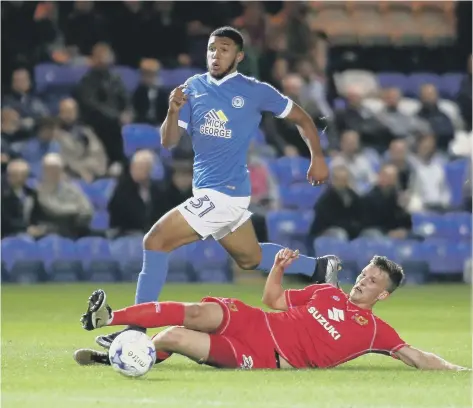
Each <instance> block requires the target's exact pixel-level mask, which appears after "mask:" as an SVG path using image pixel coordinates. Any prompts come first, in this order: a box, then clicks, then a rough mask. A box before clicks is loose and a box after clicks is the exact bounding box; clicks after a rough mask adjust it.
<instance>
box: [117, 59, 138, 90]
mask: <svg viewBox="0 0 473 408" xmlns="http://www.w3.org/2000/svg"><path fill="white" fill-rule="evenodd" d="M113 72H114V73H115V74H118V75H119V76H120V78H121V79H122V81H123V83H124V84H125V88H126V90H127V91H128V92H129V93H130V94H131V93H133V92H135V89H136V88H137V87H138V83H139V82H140V74H139V73H138V70H136V69H133V68H130V67H125V66H117V67H114V68H113Z"/></svg>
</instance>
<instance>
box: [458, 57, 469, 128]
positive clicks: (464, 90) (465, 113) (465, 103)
mask: <svg viewBox="0 0 473 408" xmlns="http://www.w3.org/2000/svg"><path fill="white" fill-rule="evenodd" d="M471 87H472V82H471V55H470V58H468V72H467V73H466V75H465V76H464V77H463V80H462V82H461V84H460V89H459V91H458V95H457V102H458V107H459V108H460V112H461V115H462V117H463V120H464V121H465V127H466V130H468V131H471V121H472V120H471V116H472V104H471Z"/></svg>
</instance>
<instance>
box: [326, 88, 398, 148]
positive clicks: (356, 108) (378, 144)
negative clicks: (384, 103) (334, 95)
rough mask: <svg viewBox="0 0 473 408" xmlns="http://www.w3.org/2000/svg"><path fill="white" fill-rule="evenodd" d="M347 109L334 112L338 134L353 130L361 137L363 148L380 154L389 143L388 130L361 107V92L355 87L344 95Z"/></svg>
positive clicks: (371, 113) (368, 111) (367, 110)
mask: <svg viewBox="0 0 473 408" xmlns="http://www.w3.org/2000/svg"><path fill="white" fill-rule="evenodd" d="M345 97H346V101H347V107H346V108H345V109H343V110H340V111H338V112H336V114H335V117H336V125H337V129H338V130H339V131H340V132H343V131H345V130H355V131H356V132H358V133H359V135H360V136H361V141H362V144H363V146H365V147H373V148H374V149H376V150H378V151H380V152H382V151H385V150H386V149H387V147H388V146H389V143H390V142H391V139H392V137H391V135H390V133H389V131H388V129H387V128H386V127H385V126H384V125H383V124H382V123H381V122H380V121H379V120H378V119H376V117H375V116H374V114H373V112H371V111H370V110H369V109H367V108H365V107H364V106H363V105H362V100H363V96H362V92H361V89H360V88H359V87H358V86H356V85H350V86H348V87H347V90H346V93H345Z"/></svg>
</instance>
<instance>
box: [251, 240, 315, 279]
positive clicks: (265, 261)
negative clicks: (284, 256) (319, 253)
mask: <svg viewBox="0 0 473 408" xmlns="http://www.w3.org/2000/svg"><path fill="white" fill-rule="evenodd" d="M259 245H260V247H261V251H262V255H261V262H260V264H259V265H258V266H257V267H256V269H258V270H260V271H264V272H269V271H270V270H271V268H272V267H273V263H274V257H275V256H276V254H277V253H278V252H279V251H280V250H281V249H284V247H282V246H281V245H278V244H270V243H265V244H259ZM316 265H317V259H316V258H311V257H310V256H305V255H299V258H298V259H296V260H295V261H294V262H293V263H292V264H291V265H290V266H289V267H288V268H287V269H286V271H285V273H286V274H302V275H306V276H312V275H313V274H314V272H315V266H316Z"/></svg>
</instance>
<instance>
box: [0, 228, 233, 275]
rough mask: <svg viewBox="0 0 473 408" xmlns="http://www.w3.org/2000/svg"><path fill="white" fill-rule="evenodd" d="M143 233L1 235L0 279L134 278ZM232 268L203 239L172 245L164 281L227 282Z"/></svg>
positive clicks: (219, 250)
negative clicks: (38, 237)
mask: <svg viewBox="0 0 473 408" xmlns="http://www.w3.org/2000/svg"><path fill="white" fill-rule="evenodd" d="M141 262H142V237H140V236H130V237H122V238H118V239H116V240H113V241H108V240H106V239H104V238H100V237H87V238H81V239H79V240H77V241H72V240H70V239H67V238H62V237H59V236H57V235H50V236H47V237H44V238H42V239H41V240H39V241H38V242H35V241H33V240H31V239H30V238H28V237H26V236H25V237H22V236H19V237H8V238H4V239H3V240H2V280H4V281H13V282H22V281H32V282H36V281H76V280H79V281H121V280H125V281H136V278H137V275H138V274H139V272H140V270H141ZM231 278H232V275H231V269H230V264H229V259H228V256H227V254H226V252H225V250H224V249H223V248H222V247H221V246H220V245H219V244H218V243H216V242H215V241H213V240H206V241H201V242H197V243H194V244H191V245H187V246H185V247H183V248H180V249H178V250H177V251H174V252H173V253H172V254H171V255H170V260H169V274H168V280H169V281H179V282H180V281H182V282H192V281H198V282H228V281H231Z"/></svg>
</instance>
